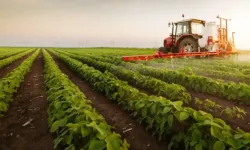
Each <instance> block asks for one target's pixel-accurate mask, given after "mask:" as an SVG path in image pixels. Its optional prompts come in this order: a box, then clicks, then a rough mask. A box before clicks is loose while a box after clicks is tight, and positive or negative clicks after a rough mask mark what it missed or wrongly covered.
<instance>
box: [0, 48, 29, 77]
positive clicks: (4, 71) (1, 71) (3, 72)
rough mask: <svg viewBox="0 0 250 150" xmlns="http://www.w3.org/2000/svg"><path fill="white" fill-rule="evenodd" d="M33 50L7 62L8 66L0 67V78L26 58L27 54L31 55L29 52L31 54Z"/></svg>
mask: <svg viewBox="0 0 250 150" xmlns="http://www.w3.org/2000/svg"><path fill="white" fill-rule="evenodd" d="M33 53H34V51H32V52H30V53H29V54H27V55H25V56H23V57H21V58H19V59H18V60H16V61H14V62H12V63H11V64H9V65H8V66H6V67H4V68H1V69H0V78H3V77H4V76H6V74H7V73H9V72H11V71H12V70H14V69H15V68H16V67H17V66H19V65H20V64H21V63H22V62H23V61H24V60H25V59H26V58H28V57H29V56H31V54H33Z"/></svg>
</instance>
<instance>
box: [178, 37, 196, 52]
mask: <svg viewBox="0 0 250 150" xmlns="http://www.w3.org/2000/svg"><path fill="white" fill-rule="evenodd" d="M198 47H199V44H198V42H197V41H196V40H195V39H193V38H184V39H183V40H182V41H181V42H180V45H179V48H178V51H179V53H181V52H182V49H183V50H184V53H191V52H197V51H198Z"/></svg>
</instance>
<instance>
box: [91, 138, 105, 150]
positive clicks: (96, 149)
mask: <svg viewBox="0 0 250 150" xmlns="http://www.w3.org/2000/svg"><path fill="white" fill-rule="evenodd" d="M105 147H106V143H105V142H103V141H99V140H92V141H91V142H90V144H89V149H88V150H103V149H104V148H105Z"/></svg>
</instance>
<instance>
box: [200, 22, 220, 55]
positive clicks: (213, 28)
mask: <svg viewBox="0 0 250 150" xmlns="http://www.w3.org/2000/svg"><path fill="white" fill-rule="evenodd" d="M211 37H212V39H211ZM209 38H210V41H209V40H208V39H209ZM214 41H218V26H217V24H216V22H207V23H206V25H205V27H203V35H202V38H201V39H199V40H198V42H199V45H200V47H201V48H205V49H207V50H208V51H210V52H215V51H216V49H213V45H214Z"/></svg>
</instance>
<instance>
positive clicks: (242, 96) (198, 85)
mask: <svg viewBox="0 0 250 150" xmlns="http://www.w3.org/2000/svg"><path fill="white" fill-rule="evenodd" d="M86 56H88V57H90V58H93V59H96V60H102V61H105V62H110V63H113V64H117V65H121V66H126V67H127V68H129V69H131V70H134V71H138V72H139V73H141V74H143V75H146V76H151V77H155V78H157V79H160V80H163V81H165V82H168V83H176V84H180V85H182V86H184V87H186V88H187V89H191V90H194V91H195V92H201V93H207V94H211V95H214V96H219V97H222V98H226V99H228V100H232V101H236V102H239V103H244V104H250V86H249V85H247V84H244V83H235V82H223V81H218V80H214V79H211V78H207V77H203V76H198V75H188V74H186V73H182V72H178V71H172V70H168V69H156V68H153V67H148V66H145V65H142V64H134V63H131V62H123V61H119V60H117V61H114V59H113V58H108V57H106V58H104V59H103V58H102V57H101V56H91V55H86Z"/></svg>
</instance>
